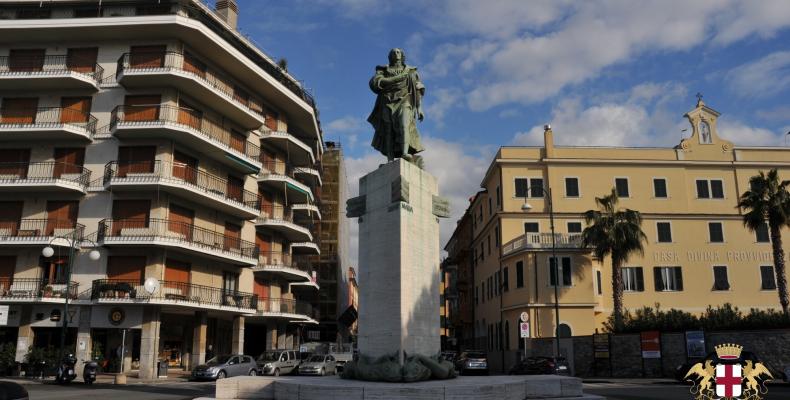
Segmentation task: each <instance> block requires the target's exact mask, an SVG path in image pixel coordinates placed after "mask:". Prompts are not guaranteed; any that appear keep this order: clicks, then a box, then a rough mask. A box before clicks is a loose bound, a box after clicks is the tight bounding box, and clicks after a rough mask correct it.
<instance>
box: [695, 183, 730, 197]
mask: <svg viewBox="0 0 790 400" xmlns="http://www.w3.org/2000/svg"><path fill="white" fill-rule="evenodd" d="M697 198H698V199H723V198H724V183H723V182H722V181H721V179H710V180H708V179H697Z"/></svg>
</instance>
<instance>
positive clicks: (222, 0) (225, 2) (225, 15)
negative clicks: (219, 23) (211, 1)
mask: <svg viewBox="0 0 790 400" xmlns="http://www.w3.org/2000/svg"><path fill="white" fill-rule="evenodd" d="M216 9H217V15H219V17H220V18H221V19H222V20H223V21H225V23H227V24H228V25H230V27H231V28H232V29H233V30H234V31H235V30H236V26H237V23H238V20H239V6H238V4H236V0H217V5H216Z"/></svg>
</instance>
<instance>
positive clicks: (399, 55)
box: [389, 47, 406, 65]
mask: <svg viewBox="0 0 790 400" xmlns="http://www.w3.org/2000/svg"><path fill="white" fill-rule="evenodd" d="M389 60H390V65H395V64H397V63H398V62H400V63H401V64H406V54H404V53H403V50H401V49H399V48H397V47H396V48H394V49H392V50H390V54H389Z"/></svg>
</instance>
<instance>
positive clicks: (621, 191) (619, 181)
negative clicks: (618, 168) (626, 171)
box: [614, 178, 630, 197]
mask: <svg viewBox="0 0 790 400" xmlns="http://www.w3.org/2000/svg"><path fill="white" fill-rule="evenodd" d="M614 187H615V189H616V190H617V196H618V197H630V193H629V192H628V178H615V179H614Z"/></svg>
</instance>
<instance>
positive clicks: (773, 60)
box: [727, 51, 790, 97]
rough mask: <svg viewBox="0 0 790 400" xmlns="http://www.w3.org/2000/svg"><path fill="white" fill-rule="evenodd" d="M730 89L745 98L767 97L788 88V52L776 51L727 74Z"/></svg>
mask: <svg viewBox="0 0 790 400" xmlns="http://www.w3.org/2000/svg"><path fill="white" fill-rule="evenodd" d="M727 81H728V82H729V86H730V88H731V89H732V90H733V91H734V92H735V93H737V94H739V95H741V96H747V97H758V96H768V95H772V94H776V93H779V92H781V91H784V90H787V89H788V88H790V51H777V52H775V53H771V54H769V55H767V56H765V57H763V58H761V59H759V60H756V61H752V62H749V63H746V64H743V65H741V66H739V67H737V68H734V69H732V70H730V72H728V73H727Z"/></svg>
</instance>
